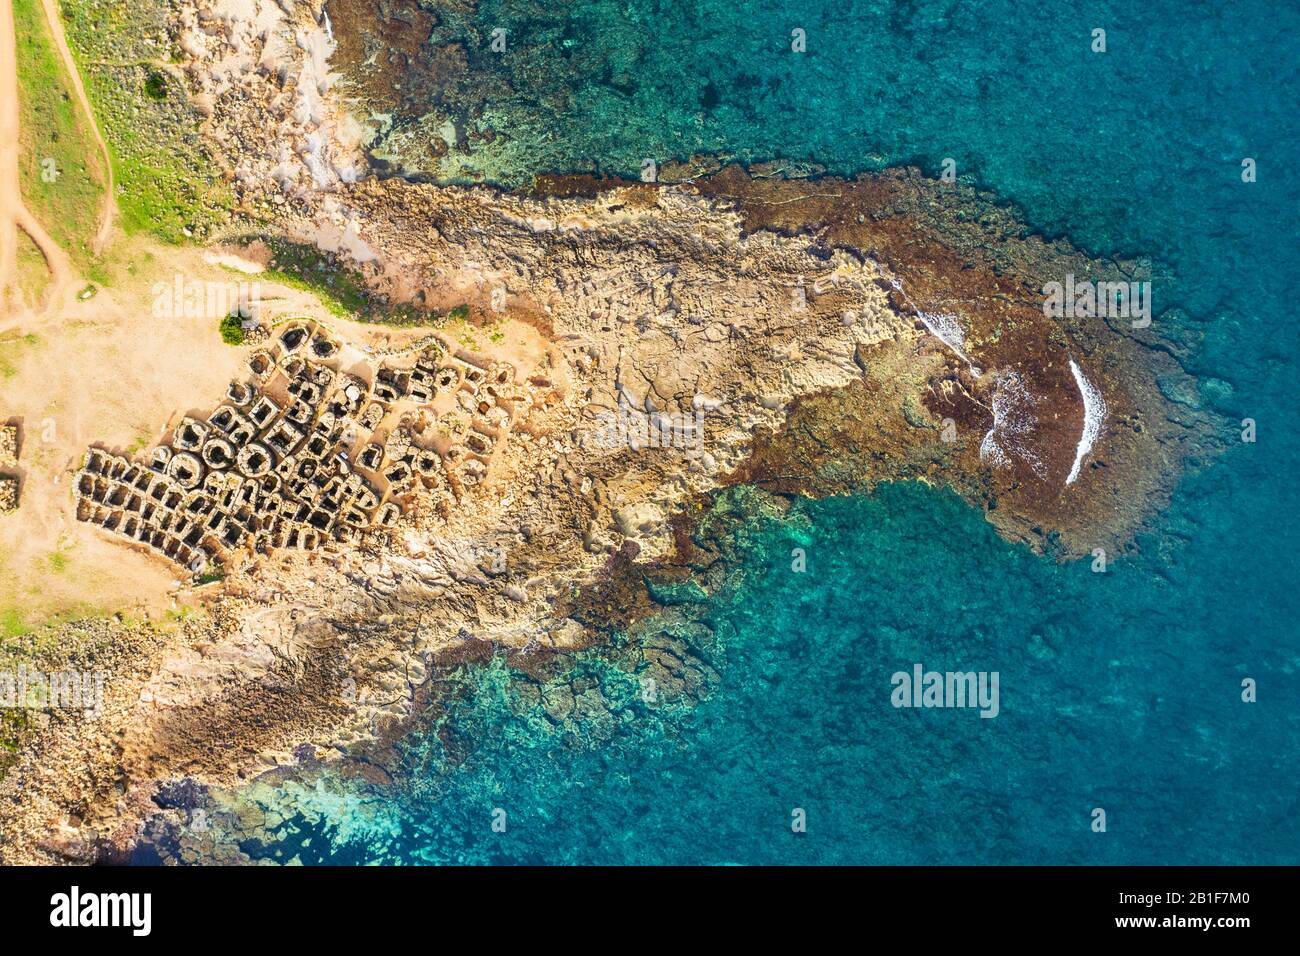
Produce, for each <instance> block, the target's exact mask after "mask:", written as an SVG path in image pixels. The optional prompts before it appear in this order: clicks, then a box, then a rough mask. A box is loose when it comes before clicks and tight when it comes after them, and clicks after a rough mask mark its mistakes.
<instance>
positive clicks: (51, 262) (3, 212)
mask: <svg viewBox="0 0 1300 956" xmlns="http://www.w3.org/2000/svg"><path fill="white" fill-rule="evenodd" d="M50 2H51V3H52V2H53V0H50ZM60 35H62V33H60ZM74 76H75V74H74ZM78 82H80V81H78ZM92 122H93V121H92ZM18 132H19V129H18V52H17V45H16V40H15V38H14V12H13V4H12V3H11V0H0V308H3V309H5V310H6V311H7V310H9V309H10V308H11V307H12V305H13V304H14V303H15V302H16V301H18V300H19V299H20V297H21V293H20V291H19V288H18V230H19V229H22V230H23V232H25V233H27V235H29V236H30V237H31V239H32V241H33V242H34V243H36V246H37V248H38V249H40V251H41V255H43V256H44V257H45V262H46V264H47V265H48V266H49V269H50V281H51V290H52V293H51V295H50V298H49V301H50V302H51V303H53V302H55V301H58V300H59V299H60V298H61V297H62V294H63V291H64V290H66V288H67V287H68V286H69V285H70V284H71V283H72V281H73V280H74V279H75V277H76V270H75V269H74V268H73V266H72V261H71V260H70V259H69V258H68V255H67V253H65V252H64V251H63V250H62V249H61V248H59V245H58V243H56V242H55V241H54V240H53V239H51V238H50V235H49V233H47V232H46V231H45V228H44V227H43V226H42V225H41V224H40V223H39V222H38V221H37V220H36V217H35V216H33V215H32V214H31V212H29V211H28V209H27V207H26V205H24V204H23V197H22V181H21V177H20V175H19V171H18ZM96 135H98V134H96ZM110 193H111V189H110Z"/></svg>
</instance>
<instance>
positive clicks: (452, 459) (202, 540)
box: [75, 322, 522, 574]
mask: <svg viewBox="0 0 1300 956" xmlns="http://www.w3.org/2000/svg"><path fill="white" fill-rule="evenodd" d="M342 351H343V350H342V349H341V347H340V345H339V344H338V342H337V341H336V340H335V339H334V338H333V337H332V336H331V335H330V334H329V333H328V332H327V331H326V330H325V329H323V328H321V327H320V326H318V325H315V324H312V323H306V322H295V323H292V324H290V325H289V326H288V327H286V328H284V329H282V330H277V334H276V335H275V336H274V337H273V338H272V339H271V341H270V344H269V345H267V346H264V347H260V348H258V349H256V350H255V351H253V352H252V353H251V354H250V355H249V358H248V362H247V368H248V372H249V376H248V377H247V378H246V379H245V380H243V381H234V382H232V383H231V384H230V386H229V388H228V389H227V392H226V400H225V402H224V403H223V404H221V405H220V406H218V407H217V408H216V409H215V410H214V411H213V412H212V413H211V414H210V415H208V416H207V417H206V419H199V418H194V417H189V416H186V417H184V418H182V419H181V421H180V422H179V423H178V424H177V425H176V426H175V427H174V428H173V429H172V431H171V432H170V434H169V435H165V436H164V439H165V440H164V442H163V443H161V444H159V445H158V446H156V447H155V448H153V449H152V451H151V452H149V453H148V455H147V456H146V457H145V459H144V460H136V459H133V458H132V457H130V456H127V455H122V454H117V453H114V452H112V451H110V450H108V449H104V448H98V447H92V448H90V449H89V451H88V453H87V456H86V459H85V463H84V465H83V467H82V468H81V470H80V471H79V472H78V473H77V477H76V486H75V487H76V497H77V518H78V519H79V520H81V521H87V522H90V523H93V524H96V525H99V526H100V527H102V528H104V529H106V530H108V531H110V532H114V533H115V534H117V535H119V536H121V537H124V538H126V539H128V540H130V541H132V542H138V543H140V544H143V545H146V546H148V547H149V548H151V549H153V550H154V551H156V552H158V553H159V554H161V555H163V556H164V557H166V558H168V559H169V560H171V561H173V562H175V563H176V564H177V565H180V566H181V567H183V568H185V569H187V570H188V571H190V572H191V573H193V574H202V573H203V572H204V571H205V570H207V569H208V568H209V566H210V565H212V564H213V563H214V562H217V561H218V560H219V559H220V558H221V557H222V556H223V555H224V554H225V553H227V552H231V551H233V550H235V549H240V548H247V549H250V550H251V551H252V552H257V553H268V552H269V551H270V550H271V549H274V548H300V549H308V550H310V549H314V548H318V547H320V546H322V545H323V544H324V543H325V542H327V541H331V540H334V541H351V540H355V539H356V538H357V537H358V536H360V535H363V534H365V533H367V532H373V531H376V530H383V529H387V528H391V527H393V526H394V525H395V524H396V523H397V521H398V519H399V518H401V516H402V514H403V513H404V512H405V511H406V510H407V508H408V506H409V504H410V502H411V501H412V500H413V499H414V496H415V495H417V494H419V493H420V492H421V491H431V490H434V489H439V488H452V490H455V491H460V490H463V489H464V488H467V487H470V486H473V485H476V484H478V483H479V482H480V481H482V480H483V478H484V477H485V476H486V474H487V469H488V466H489V464H490V460H491V456H492V455H493V453H494V451H495V449H496V446H497V445H498V443H499V442H502V441H504V440H505V438H506V436H507V434H508V432H509V428H510V423H511V421H512V418H513V414H514V408H515V403H516V401H517V400H518V399H519V398H521V397H522V393H520V392H519V391H518V390H517V388H516V385H515V370H514V368H513V367H512V366H510V365H509V364H506V363H499V362H489V361H486V360H483V359H480V358H479V357H477V356H474V355H469V354H466V353H464V352H455V353H454V354H453V353H452V350H451V349H449V348H444V346H443V344H441V343H440V341H439V340H438V339H437V337H436V336H432V335H431V336H428V337H427V338H426V339H423V340H421V341H420V342H419V343H416V345H415V346H412V347H411V348H410V349H408V350H406V351H405V352H403V353H401V354H400V355H399V356H398V357H397V358H396V359H394V360H392V361H391V362H390V361H389V360H387V359H385V360H383V361H380V362H379V363H378V366H377V368H375V366H374V365H372V364H371V363H370V362H369V361H361V362H359V363H356V364H355V365H354V366H353V370H352V371H350V372H348V371H342V370H341V368H340V367H341V365H342V362H341V354H342ZM412 356H413V358H414V362H413V364H408V362H409V359H410V358H411V357H412ZM404 359H405V360H406V361H404ZM358 367H359V368H360V371H358ZM372 369H373V370H374V371H373V374H370V373H371V370H372ZM435 406H436V408H435Z"/></svg>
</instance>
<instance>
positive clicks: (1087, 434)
mask: <svg viewBox="0 0 1300 956" xmlns="http://www.w3.org/2000/svg"><path fill="white" fill-rule="evenodd" d="M1070 371H1071V372H1073V373H1074V381H1075V384H1076V385H1078V386H1079V394H1080V395H1081V396H1083V434H1081V435H1080V436H1079V444H1078V445H1077V446H1076V447H1075V449H1074V465H1073V467H1071V468H1070V474H1069V476H1068V477H1067V478H1066V479H1065V483H1066V484H1067V485H1070V484H1074V480H1075V479H1076V478H1078V477H1079V468H1080V467H1081V466H1082V465H1083V459H1084V456H1085V455H1087V454H1088V452H1090V451H1092V446H1093V444H1094V443H1095V442H1096V441H1097V436H1098V435H1100V434H1101V425H1102V422H1104V421H1105V420H1106V402H1105V400H1104V399H1103V398H1102V397H1101V392H1099V391H1098V390H1097V387H1096V386H1095V385H1093V384H1092V383H1091V382H1089V381H1088V380H1087V379H1086V378H1084V377H1083V372H1081V371H1079V365H1078V363H1077V362H1075V360H1074V359H1070Z"/></svg>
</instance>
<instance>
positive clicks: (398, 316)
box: [242, 236, 439, 326]
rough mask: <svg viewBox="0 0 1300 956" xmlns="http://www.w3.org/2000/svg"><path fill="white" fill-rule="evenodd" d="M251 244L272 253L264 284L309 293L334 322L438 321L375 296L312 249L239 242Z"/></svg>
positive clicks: (354, 274)
mask: <svg viewBox="0 0 1300 956" xmlns="http://www.w3.org/2000/svg"><path fill="white" fill-rule="evenodd" d="M254 240H260V241H262V242H264V243H265V244H266V245H267V246H269V247H270V249H271V252H272V258H271V261H270V263H269V264H268V266H267V269H266V271H265V272H264V273H262V275H261V278H262V279H263V280H265V281H267V282H278V283H279V284H281V285H284V286H288V287H289V288H291V289H298V290H300V291H303V292H310V293H312V294H313V295H315V296H316V297H317V298H318V299H320V301H321V304H322V305H324V306H325V308H326V309H328V310H329V312H330V314H331V315H333V316H336V317H337V318H340V319H355V320H357V321H359V322H374V323H377V324H381V325H398V326H420V325H430V324H433V323H435V322H436V321H438V319H439V315H438V313H437V312H434V311H424V310H422V309H419V308H417V307H416V306H413V305H410V304H409V303H401V304H397V305H394V304H392V303H389V302H388V301H387V300H386V299H384V298H383V297H382V296H378V295H375V294H374V293H372V292H371V291H370V290H369V288H368V287H367V286H366V280H365V277H364V276H362V275H361V273H360V272H358V271H356V270H355V269H353V268H351V267H349V266H347V265H345V264H344V263H343V262H342V261H340V259H339V258H338V257H337V256H335V255H332V254H331V253H328V252H323V251H321V250H320V249H317V248H316V247H315V246H307V245H303V244H301V243H296V242H288V241H286V240H284V239H280V238H277V237H274V236H245V237H244V238H243V240H242V241H243V242H252V241H254Z"/></svg>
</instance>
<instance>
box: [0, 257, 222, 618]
mask: <svg viewBox="0 0 1300 956" xmlns="http://www.w3.org/2000/svg"><path fill="white" fill-rule="evenodd" d="M136 251H137V253H139V254H140V256H141V257H142V256H143V254H144V253H145V252H146V250H145V249H144V248H138V249H137V250H136ZM148 254H150V255H152V256H153V257H154V261H153V262H152V263H150V268H148V269H147V270H141V271H142V273H144V272H147V273H148V276H149V277H148V278H144V277H142V278H139V279H135V278H132V277H130V276H129V275H127V274H126V273H125V272H123V275H124V276H125V277H126V279H127V281H125V282H122V283H121V284H120V285H118V286H115V287H114V288H110V289H104V290H101V291H100V292H99V294H98V295H96V296H95V298H93V299H90V300H88V301H85V302H76V301H75V300H74V302H73V303H72V304H71V305H66V306H63V307H61V308H59V309H58V310H57V311H56V312H54V314H53V315H51V316H49V317H47V318H44V319H42V320H39V321H34V322H32V323H28V324H27V326H26V327H24V326H19V327H18V328H16V329H14V330H12V331H11V332H10V333H8V334H6V335H5V336H4V339H3V344H0V350H2V351H0V354H2V355H3V356H4V374H3V376H0V421H7V420H12V419H18V420H19V421H20V422H21V452H20V455H19V462H18V463H19V476H20V478H21V482H22V484H21V488H20V496H21V497H20V506H19V509H18V511H16V512H14V513H12V514H9V515H5V516H0V613H3V611H4V610H5V609H6V608H8V609H10V613H11V614H12V613H13V610H12V609H14V608H17V609H18V610H19V612H20V614H21V617H22V619H23V620H24V621H25V622H26V623H27V624H29V625H30V624H34V623H39V622H40V621H41V620H43V619H47V618H49V617H50V616H53V615H60V614H73V613H82V612H87V611H103V610H118V609H127V610H129V609H132V608H139V609H153V610H155V611H156V610H158V609H161V608H162V607H165V606H167V605H168V604H169V603H170V599H169V598H168V597H167V592H168V591H169V590H170V589H171V588H172V587H173V581H174V579H175V576H176V575H175V572H174V571H173V570H172V569H171V567H170V566H168V565H167V564H166V563H165V562H162V561H160V560H158V559H156V558H152V557H149V556H147V555H146V554H145V553H144V552H143V551H136V550H133V549H131V548H129V547H124V546H123V545H121V544H119V543H117V542H115V541H114V540H113V539H112V537H111V536H109V535H108V534H107V533H105V532H102V531H96V530H95V529H93V528H91V527H90V526H88V525H85V524H82V523H80V522H77V521H76V520H75V517H74V513H73V499H72V485H71V475H72V472H73V471H75V470H76V468H78V467H79V466H80V463H81V459H82V456H83V455H84V454H85V451H86V448H87V446H88V445H90V444H92V443H101V442H102V443H103V444H105V445H107V446H108V447H112V448H118V449H121V450H127V449H139V448H141V447H143V445H144V444H145V443H146V442H149V443H151V442H152V441H153V440H154V439H155V438H156V437H157V436H158V435H159V434H160V429H161V427H162V426H164V425H165V424H166V422H167V421H168V420H169V418H171V417H172V416H173V415H174V414H176V413H178V412H180V413H183V412H185V411H187V410H189V409H191V408H194V407H197V406H206V405H207V404H210V403H211V402H212V401H213V400H214V398H217V397H219V396H220V395H221V393H222V391H223V390H224V389H225V386H226V384H227V383H228V382H229V381H230V378H231V376H232V375H233V374H234V373H235V372H236V371H237V369H238V367H239V364H240V362H241V361H242V358H243V350H242V349H235V348H231V347H230V346H227V345H225V344H223V343H222V341H221V337H220V335H219V333H218V331H217V324H218V321H219V320H218V319H217V318H216V317H210V316H196V317H193V318H185V317H178V318H167V319H157V318H155V317H154V315H153V312H152V310H151V305H152V301H153V295H152V294H151V287H152V284H153V282H154V281H157V277H159V276H162V275H167V276H170V275H171V274H172V273H173V272H179V273H181V274H183V275H185V276H187V278H188V277H196V278H199V277H209V278H212V279H214V280H216V281H229V274H228V273H226V272H225V271H224V270H220V269H217V268H215V267H213V266H207V265H205V264H204V263H203V262H202V261H201V259H200V258H199V256H198V255H197V253H194V252H189V251H179V250H159V249H153V250H152V251H151V252H149V253H148Z"/></svg>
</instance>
